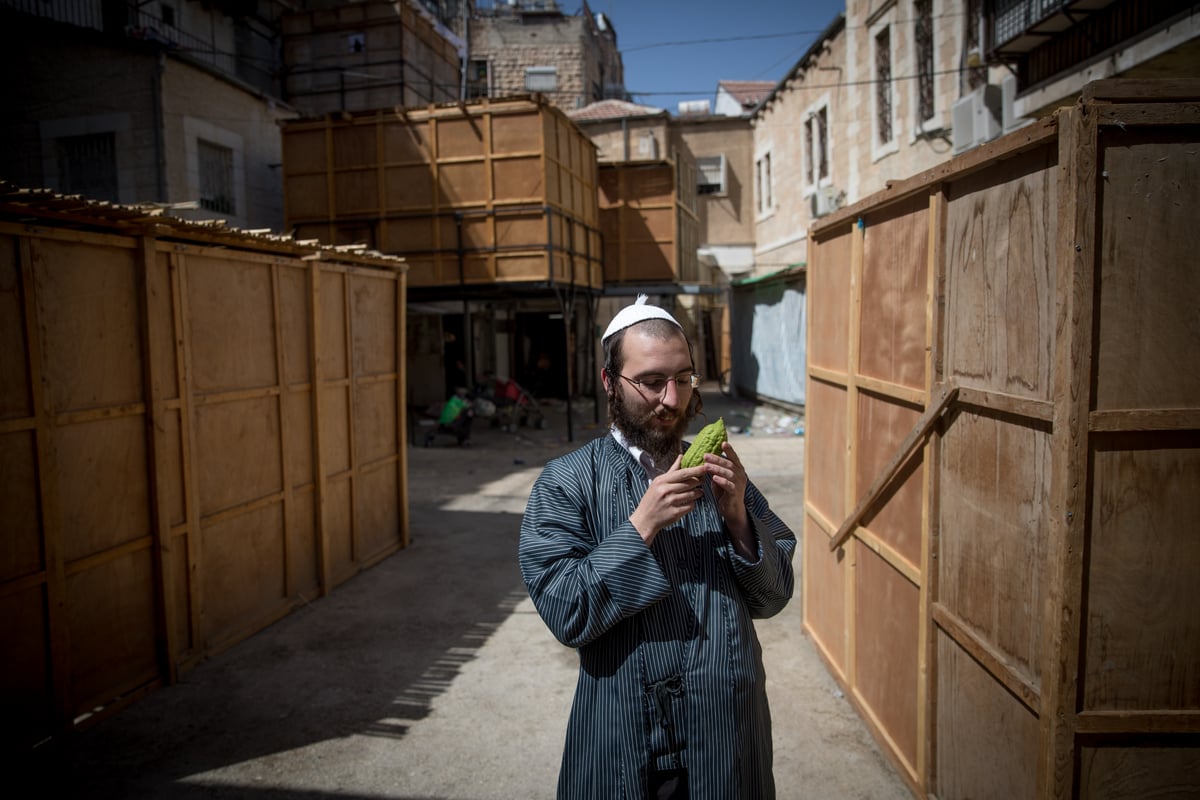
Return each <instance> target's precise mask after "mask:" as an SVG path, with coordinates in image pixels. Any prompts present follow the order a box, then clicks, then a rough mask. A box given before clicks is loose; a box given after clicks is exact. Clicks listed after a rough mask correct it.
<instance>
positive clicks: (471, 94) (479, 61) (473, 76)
mask: <svg viewBox="0 0 1200 800" xmlns="http://www.w3.org/2000/svg"><path fill="white" fill-rule="evenodd" d="M491 96H492V81H491V79H490V78H489V74H488V60H487V59H486V58H473V59H471V61H470V62H469V63H468V64H467V99H468V100H472V99H474V98H477V97H491Z"/></svg>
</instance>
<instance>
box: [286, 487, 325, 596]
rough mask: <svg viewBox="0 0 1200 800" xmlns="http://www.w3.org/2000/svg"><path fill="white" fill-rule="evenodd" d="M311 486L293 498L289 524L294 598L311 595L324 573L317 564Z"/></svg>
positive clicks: (290, 579)
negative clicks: (321, 572)
mask: <svg viewBox="0 0 1200 800" xmlns="http://www.w3.org/2000/svg"><path fill="white" fill-rule="evenodd" d="M315 496H316V495H315V491H314V489H313V487H312V486H309V487H308V488H307V489H304V490H301V491H297V492H296V493H295V494H294V495H293V497H292V500H291V511H290V513H291V521H290V523H289V525H288V539H287V569H288V573H287V574H288V595H289V597H291V598H293V599H295V598H300V599H306V600H307V599H311V598H313V597H315V596H316V594H317V592H318V591H319V590H320V582H321V576H320V573H319V571H318V567H317V552H318V545H317V535H316V529H315V528H314V527H313V521H314V520H315V519H316V516H315V515H316V509H315V508H314V507H313V500H314V498H315Z"/></svg>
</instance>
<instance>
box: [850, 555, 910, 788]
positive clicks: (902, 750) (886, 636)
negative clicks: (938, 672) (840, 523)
mask: <svg viewBox="0 0 1200 800" xmlns="http://www.w3.org/2000/svg"><path fill="white" fill-rule="evenodd" d="M856 553H857V559H858V561H857V563H856V564H855V570H854V582H855V593H854V631H855V633H854V664H855V672H856V675H857V685H856V687H855V689H856V692H857V694H858V696H859V699H860V700H861V701H862V702H863V703H864V704H865V705H866V706H867V707H868V708H869V709H870V710H871V714H872V715H873V716H874V717H875V719H876V721H877V722H878V723H879V724H880V725H881V726H882V727H883V729H884V730H885V731H886V732H887V735H888V738H890V739H891V740H892V742H894V743H895V746H896V747H897V748H898V750H899V754H900V755H901V756H902V757H903V758H904V759H905V761H907V762H908V763H909V764H910V765H915V764H916V763H917V651H918V647H919V644H920V640H919V637H918V635H917V626H916V621H917V619H918V611H919V600H920V596H919V592H918V590H917V587H916V586H914V585H913V584H912V583H910V582H909V581H908V579H907V578H905V577H904V576H903V575H901V574H900V573H899V572H897V571H896V570H894V569H893V568H892V567H891V566H890V565H888V564H887V562H885V561H884V560H883V559H881V558H880V557H879V556H877V555H876V554H875V553H874V552H872V551H871V550H868V549H867V548H865V547H858V548H856Z"/></svg>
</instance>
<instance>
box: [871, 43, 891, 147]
mask: <svg viewBox="0 0 1200 800" xmlns="http://www.w3.org/2000/svg"><path fill="white" fill-rule="evenodd" d="M875 106H876V108H875V110H876V113H877V114H878V118H877V126H876V127H877V129H878V132H879V144H888V143H890V142H891V141H892V32H891V28H884V29H883V30H881V31H880V32H879V33H877V34H875Z"/></svg>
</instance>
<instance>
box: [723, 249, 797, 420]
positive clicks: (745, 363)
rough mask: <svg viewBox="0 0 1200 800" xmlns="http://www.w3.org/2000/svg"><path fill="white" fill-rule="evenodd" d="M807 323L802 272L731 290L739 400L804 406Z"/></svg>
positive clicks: (732, 344)
mask: <svg viewBox="0 0 1200 800" xmlns="http://www.w3.org/2000/svg"><path fill="white" fill-rule="evenodd" d="M807 317H808V296H807V292H806V284H805V274H804V273H803V272H798V271H797V272H791V271H789V272H788V273H786V274H782V275H776V276H771V277H768V278H764V279H761V280H758V281H753V282H747V283H743V284H740V285H734V286H733V287H732V291H731V317H730V334H731V335H730V351H731V352H730V357H731V362H732V364H731V366H732V373H731V374H732V383H733V386H734V389H735V391H736V392H737V393H738V394H741V395H748V396H752V397H757V398H759V399H765V400H777V401H780V402H782V403H786V404H789V405H795V406H803V405H804V401H805V397H804V373H805V362H806V360H807V354H808V349H807V346H806V340H805V335H806V331H807V328H808V320H807Z"/></svg>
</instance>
